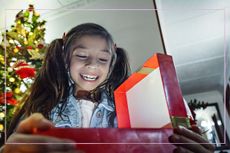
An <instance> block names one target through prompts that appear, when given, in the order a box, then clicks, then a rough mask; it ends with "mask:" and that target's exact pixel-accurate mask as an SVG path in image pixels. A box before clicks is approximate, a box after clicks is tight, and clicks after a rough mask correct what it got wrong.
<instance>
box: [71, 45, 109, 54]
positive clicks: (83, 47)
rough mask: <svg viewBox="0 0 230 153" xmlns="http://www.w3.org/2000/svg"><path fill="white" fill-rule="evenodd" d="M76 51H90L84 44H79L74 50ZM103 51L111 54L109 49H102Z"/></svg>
mask: <svg viewBox="0 0 230 153" xmlns="http://www.w3.org/2000/svg"><path fill="white" fill-rule="evenodd" d="M76 49H88V48H87V47H86V46H84V45H82V44H79V45H77V46H76V47H74V49H73V50H76ZM101 51H102V52H106V53H109V54H110V51H109V50H108V49H102V50H101Z"/></svg>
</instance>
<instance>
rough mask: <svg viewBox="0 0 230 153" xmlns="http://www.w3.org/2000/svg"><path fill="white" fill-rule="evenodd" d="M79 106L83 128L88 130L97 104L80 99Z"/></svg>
mask: <svg viewBox="0 0 230 153" xmlns="http://www.w3.org/2000/svg"><path fill="white" fill-rule="evenodd" d="M79 104H80V108H81V114H82V127H83V128H87V127H89V125H90V121H91V117H92V114H93V111H94V109H95V106H96V103H93V102H92V101H89V100H85V99H80V100H79Z"/></svg>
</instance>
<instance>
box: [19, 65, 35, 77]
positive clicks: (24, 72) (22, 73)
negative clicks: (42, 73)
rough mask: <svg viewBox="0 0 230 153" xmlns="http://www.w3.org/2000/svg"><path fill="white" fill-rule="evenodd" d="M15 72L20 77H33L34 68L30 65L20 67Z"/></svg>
mask: <svg viewBox="0 0 230 153" xmlns="http://www.w3.org/2000/svg"><path fill="white" fill-rule="evenodd" d="M16 74H17V75H18V76H19V77H20V78H21V79H24V78H33V77H34V76H35V69H34V68H30V67H22V68H19V70H16Z"/></svg>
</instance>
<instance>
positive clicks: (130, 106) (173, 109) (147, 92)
mask: <svg viewBox="0 0 230 153" xmlns="http://www.w3.org/2000/svg"><path fill="white" fill-rule="evenodd" d="M114 98H115V105H116V113H117V121H118V127H119V128H173V127H176V126H178V125H183V126H185V127H190V122H189V119H188V117H187V112H186V108H185V105H184V101H183V97H182V93H181V90H180V87H179V84H178V80H177V76H176V71H175V67H174V64H173V60H172V57H171V56H169V55H164V54H159V53H157V54H154V55H153V56H152V57H150V58H149V59H148V60H147V61H146V62H145V63H144V64H143V66H142V68H141V69H140V70H139V71H137V72H135V73H133V74H132V75H131V76H130V77H129V78H128V79H127V80H126V81H125V82H124V83H123V84H121V85H120V86H119V87H118V88H117V89H116V90H115V92H114Z"/></svg>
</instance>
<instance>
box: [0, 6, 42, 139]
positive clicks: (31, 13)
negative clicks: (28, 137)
mask: <svg viewBox="0 0 230 153" xmlns="http://www.w3.org/2000/svg"><path fill="white" fill-rule="evenodd" d="M45 23H46V21H44V20H41V19H40V15H39V13H37V12H36V11H35V10H34V7H33V5H29V8H28V9H27V10H21V11H20V12H18V14H17V15H16V19H15V24H14V25H12V26H11V29H10V30H6V31H5V32H4V33H3V34H2V36H3V38H5V39H3V40H2V42H1V44H0V77H1V79H0V87H1V89H0V132H1V133H3V132H4V129H5V128H7V127H5V126H4V120H6V126H8V125H9V122H10V120H11V118H12V116H13V114H14V111H15V108H16V106H18V105H20V104H19V102H20V101H21V100H22V98H23V97H24V96H25V95H26V94H27V91H28V89H29V87H30V85H31V84H32V83H33V80H34V78H35V76H36V74H37V71H38V70H39V68H40V66H41V65H42V60H43V57H44V53H45V40H44V35H45ZM5 110H6V111H5ZM5 113H6V114H5ZM1 139H2V138H1Z"/></svg>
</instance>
